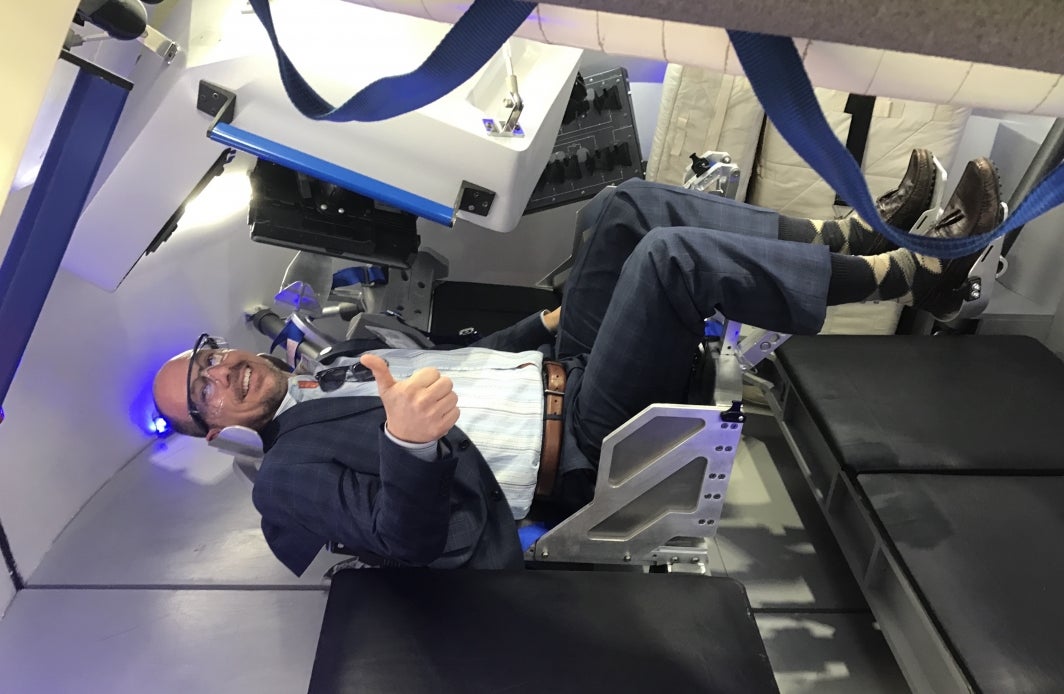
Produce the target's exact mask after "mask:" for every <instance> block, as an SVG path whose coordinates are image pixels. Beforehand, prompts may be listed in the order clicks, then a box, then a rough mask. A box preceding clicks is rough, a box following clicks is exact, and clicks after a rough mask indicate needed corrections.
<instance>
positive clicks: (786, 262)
mask: <svg viewBox="0 0 1064 694" xmlns="http://www.w3.org/2000/svg"><path fill="white" fill-rule="evenodd" d="M582 218H583V219H584V220H588V221H589V222H590V226H591V234H590V237H589V238H588V240H587V241H586V242H585V243H584V245H583V246H582V247H581V248H580V250H579V252H578V254H577V257H576V258H575V261H574V265H573V269H572V271H571V273H570V276H569V279H568V280H567V282H566V287H565V295H564V298H563V300H562V316H561V325H560V327H559V330H558V338H557V343H556V352H557V354H558V357H559V358H560V359H563V360H564V359H570V358H574V357H579V356H581V355H586V368H585V369H584V371H583V374H582V378H578V379H576V380H577V385H578V392H576V393H575V397H573V398H566V400H567V406H569V407H571V408H572V411H571V412H569V413H567V414H568V416H567V417H566V420H567V424H568V427H569V428H571V430H572V431H571V432H570V433H571V434H572V435H574V436H575V439H576V443H577V445H578V446H579V448H580V450H581V451H582V452H583V453H584V455H585V456H587V459H588V461H589V462H591V463H592V465H596V466H597V461H598V453H599V449H600V448H601V445H602V439H603V438H604V437H605V436H606V435H607V434H609V433H610V432H611V431H613V430H614V429H616V428H617V427H618V426H620V425H621V424H623V423H624V422H626V421H627V420H628V419H630V418H631V417H632V416H634V415H635V414H637V413H638V412H639V411H640V410H642V409H643V408H645V407H646V406H647V405H649V404H652V403H655V402H684V397H685V394H686V389H687V384H688V379H689V377H690V368H691V364H692V359H693V358H694V355H695V351H696V349H697V345H698V343H699V340H700V339H701V337H702V335H703V324H704V319H705V318H707V317H709V316H711V315H713V313H714V312H715V311H717V310H719V311H720V312H721V313H723V314H724V315H725V316H727V317H728V318H729V319H732V320H737V321H741V322H743V323H746V324H750V325H754V326H757V327H760V328H766V329H769V330H778V331H781V332H787V333H796V334H812V333H816V332H817V331H819V330H820V327H821V326H822V325H823V322H824V312H825V308H826V300H827V290H828V280H829V277H830V273H831V265H830V261H829V252H828V249H827V247H826V246H822V245H812V244H805V243H795V242H789V241H780V240H778V239H777V234H778V216H777V214H776V213H775V212H773V211H771V210H766V209H762V208H758V207H753V206H750V205H745V204H743V203H737V202H734V201H732V200H726V199H724V198H721V197H718V196H713V195H707V194H703V193H698V192H693V191H688V190H684V189H682V188H677V187H674V186H667V185H662V184H656V183H649V182H647V181H641V180H632V181H627V182H625V183H623V184H622V185H620V186H618V187H617V188H616V189H614V190H613V191H612V192H611V193H609V194H607V195H600V196H598V197H596V198H595V199H594V200H593V201H592V203H590V206H589V207H588V208H586V209H585V210H584V211H583V213H582ZM572 462H575V461H570V465H566V464H565V461H564V460H563V465H562V471H563V472H564V471H566V468H569V467H571V465H572ZM577 467H582V465H579V464H578V465H577Z"/></svg>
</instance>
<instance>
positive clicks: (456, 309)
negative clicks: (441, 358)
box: [431, 282, 561, 335]
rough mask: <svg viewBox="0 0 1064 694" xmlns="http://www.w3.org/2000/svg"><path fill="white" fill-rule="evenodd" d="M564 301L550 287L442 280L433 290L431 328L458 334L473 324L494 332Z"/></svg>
mask: <svg viewBox="0 0 1064 694" xmlns="http://www.w3.org/2000/svg"><path fill="white" fill-rule="evenodd" d="M560 303H561V301H560V300H559V298H558V297H557V296H556V295H555V294H554V292H552V291H550V290H549V289H539V288H537V287H511V286H507V285H502V284H479V283H476V282H442V283H441V284H440V286H438V287H436V289H435V291H433V293H432V330H431V332H432V333H434V334H438V335H455V334H457V333H458V331H459V330H462V329H463V328H470V327H472V328H476V329H477V331H478V332H479V333H480V334H481V335H490V334H491V333H493V332H495V331H496V330H502V329H503V328H508V327H510V326H511V325H513V324H514V323H516V322H517V321H519V320H521V319H522V318H524V317H526V316H528V315H531V314H533V313H535V312H536V311H542V310H543V309H547V310H553V309H555V308H557V307H558V305H559V304H560Z"/></svg>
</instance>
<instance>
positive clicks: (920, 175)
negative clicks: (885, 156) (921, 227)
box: [876, 149, 935, 231]
mask: <svg viewBox="0 0 1064 694" xmlns="http://www.w3.org/2000/svg"><path fill="white" fill-rule="evenodd" d="M934 189H935V164H934V162H933V156H932V154H931V150H928V149H914V150H913V153H912V154H911V155H909V168H908V169H906V170H905V175H904V176H903V177H902V179H901V183H899V184H898V187H897V188H895V189H894V190H892V191H890V192H889V193H886V194H884V195H883V196H881V197H880V198H879V199H878V200H876V211H877V212H879V216H880V217H881V218H882V219H883V221H885V222H886V223H887V224H890V225H891V226H895V227H897V228H899V229H902V230H903V231H909V230H910V229H912V228H913V226H914V225H915V224H916V220H917V219H919V218H920V215H921V214H923V212H924V210H926V209H927V208H928V207H930V205H931V194H932V193H933V192H934Z"/></svg>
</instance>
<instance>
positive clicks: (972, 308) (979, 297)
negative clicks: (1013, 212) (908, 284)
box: [909, 157, 1009, 323]
mask: <svg viewBox="0 0 1064 694" xmlns="http://www.w3.org/2000/svg"><path fill="white" fill-rule="evenodd" d="M932 161H933V162H934V165H935V173H936V176H935V188H934V192H933V193H932V196H931V200H932V202H931V207H930V208H928V209H927V210H926V211H925V212H924V213H923V214H921V215H920V218H919V219H917V220H916V224H915V225H913V228H912V231H910V232H909V233H910V234H913V235H915V236H926V235H927V233H928V232H929V231H930V230H931V227H933V226H934V225H935V223H937V222H938V220H939V219H940V218H941V217H942V200H943V198H944V197H945V194H946V170H945V169H944V168H943V167H942V164H941V163H940V162H939V161H938V157H932ZM1008 216H1009V207H1008V205H1007V204H1006V203H1004V202H1002V203H1001V221H1002V222H1004V221H1005V219H1007V218H1008ZM1001 247H1002V239H1000V238H999V239H997V240H995V241H993V242H992V243H990V244H989V245H987V247H986V248H984V249H983V251H982V253H981V254H980V255H979V259H978V260H976V261H975V264H974V265H972V268H971V270H969V271H968V279H967V280H966V281H965V283H964V284H963V285H962V286H961V287H960V288H959V290H958V291H960V292H961V298H962V303H961V308H960V310H958V311H957V312H956V313H954V314H953V315H950V316H946V317H944V318H940V319H939V320H941V321H942V322H944V323H948V322H951V321H955V320H966V319H969V318H975V317H976V316H978V315H980V314H981V313H982V312H983V311H985V310H986V307H987V305H988V304H989V303H990V294H991V290H992V289H993V286H994V280H995V279H996V278H997V275H998V264H999V262H1000V259H1001Z"/></svg>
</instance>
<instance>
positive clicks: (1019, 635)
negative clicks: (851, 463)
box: [858, 473, 1064, 694]
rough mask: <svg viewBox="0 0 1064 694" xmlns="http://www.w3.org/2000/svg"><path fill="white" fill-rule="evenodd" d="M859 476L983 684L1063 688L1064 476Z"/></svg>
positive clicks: (1025, 689)
mask: <svg viewBox="0 0 1064 694" xmlns="http://www.w3.org/2000/svg"><path fill="white" fill-rule="evenodd" d="M858 480H859V482H860V483H861V486H862V488H863V489H864V491H865V493H866V494H867V495H868V498H869V500H870V501H871V503H872V506H873V507H874V508H875V509H876V512H877V514H878V515H879V518H880V520H881V521H882V524H883V527H884V528H885V529H886V532H887V534H888V535H889V537H890V539H891V540H892V541H893V543H894V546H895V548H896V549H897V551H898V552H899V553H900V555H901V557H902V559H903V560H904V562H905V564H906V567H907V569H908V571H909V573H910V575H911V576H912V578H913V580H914V582H915V584H916V586H917V587H918V590H919V592H920V593H921V594H922V597H923V599H924V602H925V605H929V606H930V608H931V614H932V617H933V618H934V619H935V620H936V621H937V623H938V625H939V627H940V629H941V630H942V632H943V633H944V634H945V636H946V637H947V639H948V641H949V643H950V644H951V646H952V648H953V650H954V652H955V653H956V655H957V657H958V660H959V661H960V662H961V663H962V665H963V667H965V668H966V670H967V671H968V673H969V679H970V680H971V681H972V683H973V684H975V685H976V686H977V688H978V690H980V691H982V692H987V694H990V693H995V694H996V693H997V692H1009V693H1010V694H1021V693H1022V694H1035V693H1036V692H1037V693H1041V692H1045V693H1046V694H1049V693H1050V692H1052V693H1053V694H1059V692H1061V691H1062V690H1064V658H1062V657H1061V653H1060V644H1061V642H1062V640H1064V634H1062V629H1064V504H1062V500H1064V478H1061V477H994V476H976V475H937V474H930V475H929V474H903V473H902V474H879V475H860V476H859V477H858Z"/></svg>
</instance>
